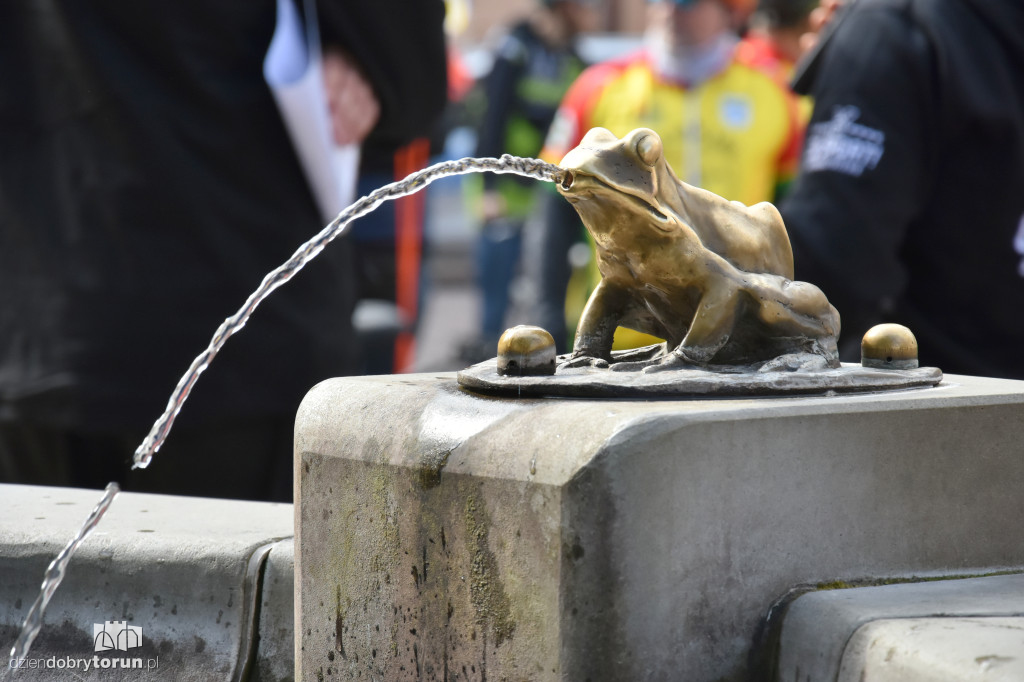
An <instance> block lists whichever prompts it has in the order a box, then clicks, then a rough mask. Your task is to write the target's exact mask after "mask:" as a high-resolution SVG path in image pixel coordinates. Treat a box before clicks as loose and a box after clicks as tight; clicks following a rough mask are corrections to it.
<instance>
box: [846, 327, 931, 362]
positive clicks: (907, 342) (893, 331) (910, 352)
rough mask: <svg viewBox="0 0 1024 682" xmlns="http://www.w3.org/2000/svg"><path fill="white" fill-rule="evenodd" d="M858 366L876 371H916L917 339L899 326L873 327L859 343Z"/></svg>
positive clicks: (910, 332)
mask: <svg viewBox="0 0 1024 682" xmlns="http://www.w3.org/2000/svg"><path fill="white" fill-rule="evenodd" d="M860 364H861V365H862V366H864V367H874V368H876V369H917V367H918V362H917V339H916V338H915V337H914V333H913V332H912V331H910V330H909V329H907V328H906V327H904V326H903V325H901V324H879V325H875V326H874V327H872V328H871V329H869V330H868V331H867V333H866V334H864V338H863V339H862V340H861V342H860Z"/></svg>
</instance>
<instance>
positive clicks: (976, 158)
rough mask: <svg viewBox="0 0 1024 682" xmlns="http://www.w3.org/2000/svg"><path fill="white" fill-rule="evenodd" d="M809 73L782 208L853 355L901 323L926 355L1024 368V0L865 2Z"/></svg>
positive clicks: (982, 371) (941, 362)
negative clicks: (886, 326) (799, 150)
mask: <svg viewBox="0 0 1024 682" xmlns="http://www.w3.org/2000/svg"><path fill="white" fill-rule="evenodd" d="M809 73H810V74H811V75H810V76H809V77H808V78H806V79H804V80H805V83H804V84H803V85H804V92H806V93H808V94H811V95H813V97H814V101H815V107H814V115H813V117H812V119H811V122H810V126H809V128H808V135H807V141H806V145H805V149H804V157H803V167H802V170H801V173H800V175H799V177H798V179H797V181H796V183H795V184H794V186H793V188H792V191H791V193H790V194H789V196H788V198H787V200H786V201H785V202H783V204H782V206H781V207H780V208H781V211H782V214H783V217H784V219H785V221H786V226H787V228H788V229H789V233H790V238H791V240H792V242H793V252H794V258H795V263H796V276H797V278H798V279H802V280H807V281H810V282H813V283H815V284H818V285H819V286H820V287H821V288H822V289H823V290H824V291H825V293H826V295H827V296H828V297H829V299H830V300H831V301H832V303H833V304H834V305H835V306H836V308H838V310H839V313H840V315H841V316H842V324H843V330H844V331H843V339H842V343H841V347H842V349H843V352H844V359H845V360H856V359H859V354H858V353H859V341H860V338H861V336H862V335H863V333H864V332H865V331H866V330H867V329H868V327H870V326H871V325H872V324H875V323H877V322H881V321H894V322H899V323H902V324H905V325H907V326H908V327H910V328H911V330H912V331H913V332H914V333H915V335H916V336H917V338H918V341H919V344H920V348H921V362H922V364H927V365H935V366H939V367H941V368H942V369H943V370H945V371H947V372H957V373H966V374H977V375H984V376H1006V377H1015V378H1024V352H1022V351H1024V4H1022V3H1021V2H1019V0H860V2H857V3H856V4H854V5H852V6H850V7H848V8H847V9H846V10H845V15H844V16H843V17H842V19H841V21H840V23H839V25H838V27H837V28H836V30H835V32H834V34H832V36H831V37H830V38H828V39H827V41H826V42H825V43H824V44H823V46H822V48H821V51H820V54H819V55H818V56H817V58H816V61H815V63H813V64H812V65H811V68H810V71H809ZM797 85H798V87H799V86H800V85H801V83H800V82H799V81H798V83H797Z"/></svg>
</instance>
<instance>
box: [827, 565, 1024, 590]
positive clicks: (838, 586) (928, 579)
mask: <svg viewBox="0 0 1024 682" xmlns="http://www.w3.org/2000/svg"><path fill="white" fill-rule="evenodd" d="M1019 573H1020V571H1018V570H1012V569H1011V570H1006V571H991V572H989V573H964V574H959V575H929V576H916V575H914V576H910V577H905V578H860V579H857V580H850V581H846V580H830V581H828V582H823V583H817V584H816V585H815V586H814V588H813V589H815V590H848V589H851V588H854V587H881V586H883V585H905V584H907V583H933V582H938V581H940V580H966V579H968V578H990V577H992V576H997V575H1017V574H1019Z"/></svg>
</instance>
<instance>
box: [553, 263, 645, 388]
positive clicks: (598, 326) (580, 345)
mask: <svg viewBox="0 0 1024 682" xmlns="http://www.w3.org/2000/svg"><path fill="white" fill-rule="evenodd" d="M629 300H630V298H629V294H628V293H627V292H626V290H625V289H624V288H622V287H620V286H617V285H615V284H611V283H609V281H608V280H606V279H602V280H601V281H600V283H598V285H597V288H596V289H594V293H592V294H591V295H590V299H589V300H588V301H587V305H586V307H585V308H584V309H583V315H582V316H581V317H580V323H579V326H577V327H576V340H575V342H574V343H573V347H572V355H570V356H569V359H568V360H566V361H565V362H563V363H562V364H561V365H560V366H559V367H561V368H571V367H587V366H590V367H607V366H608V363H609V362H611V359H612V341H613V340H614V339H615V329H616V327H618V326H619V320H620V319H621V318H622V314H623V311H624V310H625V309H626V306H628V305H629Z"/></svg>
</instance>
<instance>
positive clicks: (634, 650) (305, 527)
mask: <svg viewBox="0 0 1024 682" xmlns="http://www.w3.org/2000/svg"><path fill="white" fill-rule="evenodd" d="M295 448H296V487H297V491H296V526H297V527H296V530H297V541H298V551H297V557H296V574H297V576H298V579H297V580H296V590H297V593H296V601H297V606H296V617H297V622H296V629H297V631H298V632H299V633H300V636H299V638H298V640H297V657H296V661H297V668H298V671H299V677H300V679H303V680H306V681H307V682H310V681H312V680H329V679H332V678H333V679H365V680H370V679H376V680H380V679H386V680H406V679H408V680H412V679H417V680H418V679H423V680H486V679H491V680H500V679H507V680H527V679H529V680H555V679H564V680H581V681H582V680H587V679H590V680H593V681H594V682H598V680H601V681H607V680H638V679H644V680H689V681H693V682H701V681H712V680H742V679H745V678H746V677H747V676H748V675H749V674H750V664H749V656H750V653H751V647H752V644H753V641H754V638H755V634H756V632H757V630H758V627H759V625H760V624H761V622H762V621H763V619H764V617H765V615H766V611H767V609H768V608H769V607H770V605H771V604H772V603H773V601H774V600H776V599H777V598H778V597H779V596H781V595H783V594H784V593H786V592H787V590H789V589H790V588H792V587H793V586H795V585H799V584H815V583H820V582H828V581H833V580H855V579H859V578H880V577H899V576H911V575H919V576H920V575H967V574H974V573H982V572H988V571H990V570H993V569H996V568H1004V567H1019V566H1024V529H1022V526H1021V524H1020V522H1019V521H1020V519H1021V518H1022V517H1024V495H1021V494H1020V491H1021V490H1022V489H1024V383H1022V382H1012V381H998V380H990V379H979V378H971V377H960V376H947V377H946V379H945V381H944V382H943V384H942V385H940V386H939V387H937V388H929V389H921V390H912V391H904V392H896V393H888V394H875V395H847V396H842V397H801V398H774V399H728V400H660V401H636V400H633V401H627V400H618V401H617V400H567V399H547V400H545V399H534V400H515V399H498V398H483V397H479V396H477V395H473V394H470V393H467V392H464V391H462V390H460V389H459V388H457V386H456V384H455V380H454V376H453V375H441V376H430V375H412V376H395V377H361V378H349V379H335V380H330V381H327V382H324V383H322V384H320V385H319V386H317V387H316V388H314V389H313V390H312V391H311V392H310V393H309V395H308V396H307V397H306V400H305V401H304V403H303V405H302V407H301V408H300V411H299V415H298V421H297V425H296V443H295Z"/></svg>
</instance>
